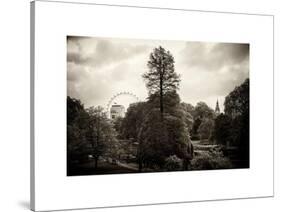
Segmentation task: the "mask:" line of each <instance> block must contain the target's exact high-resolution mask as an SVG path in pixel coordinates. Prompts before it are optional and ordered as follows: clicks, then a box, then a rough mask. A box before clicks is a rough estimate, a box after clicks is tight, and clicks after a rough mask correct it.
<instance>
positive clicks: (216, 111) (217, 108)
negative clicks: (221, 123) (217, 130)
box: [215, 99, 220, 115]
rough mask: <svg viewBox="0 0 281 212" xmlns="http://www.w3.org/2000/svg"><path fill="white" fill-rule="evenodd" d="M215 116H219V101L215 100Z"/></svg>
mask: <svg viewBox="0 0 281 212" xmlns="http://www.w3.org/2000/svg"><path fill="white" fill-rule="evenodd" d="M215 113H216V115H219V114H220V106H219V100H218V99H217V104H216V109H215Z"/></svg>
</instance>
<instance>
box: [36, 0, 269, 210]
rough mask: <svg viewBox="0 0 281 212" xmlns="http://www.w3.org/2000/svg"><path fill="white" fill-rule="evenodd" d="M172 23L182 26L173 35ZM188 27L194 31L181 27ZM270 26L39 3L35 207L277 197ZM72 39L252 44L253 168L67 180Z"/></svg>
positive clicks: (256, 19) (189, 14)
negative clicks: (68, 78) (69, 37)
mask: <svg viewBox="0 0 281 212" xmlns="http://www.w3.org/2000/svg"><path fill="white" fill-rule="evenodd" d="M74 14H75V15H74ZM108 14H110V16H108ZM128 16H129V17H130V18H128ZM150 18H153V19H152V20H165V24H164V23H161V24H160V27H159V28H158V29H153V28H152V25H151V24H150V25H149V21H148V20H151V19H150ZM190 19H191V20H192V22H191V21H190ZM166 21H167V22H168V23H178V24H174V25H173V26H172V27H171V28H172V29H169V30H167V29H165V25H166V23H167V22H166ZM132 23H133V24H132ZM144 23H145V25H144ZM183 23H184V24H186V25H187V26H188V27H186V28H184V27H182V24H183ZM89 24H93V26H95V27H93V28H89ZM105 26H107V27H105ZM198 26H201V27H198ZM223 27H224V30H222V28H223ZM272 29H273V17H272V16H257V15H246V14H239V15H238V14H226V13H204V12H198V11H197V12H196V11H181V10H163V9H162V10H160V9H151V8H150V9H149V8H137V7H131V8H128V7H124V6H122V7H112V6H106V5H87V4H67V3H62V2H57V3H54V2H46V1H36V3H35V41H34V42H35V47H34V55H35V58H36V60H35V64H34V71H35V75H34V80H35V81H34V82H35V84H34V86H35V93H34V97H35V99H34V100H35V102H34V105H35V110H34V113H35V117H34V124H35V129H34V133H35V137H34V142H35V145H34V146H33V145H32V146H33V148H34V153H35V155H34V159H35V164H33V168H34V170H33V172H32V173H33V174H34V178H35V179H34V183H33V182H32V185H34V188H33V189H32V192H34V193H33V194H34V196H35V199H34V204H35V205H33V206H34V207H33V209H35V210H39V211H42V210H60V209H72V208H91V207H106V206H121V205H139V204H155V203H167V202H186V201H201V200H213V199H231V198H249V197H261V196H272V195H273V131H272V129H273V71H272V70H273V61H272V58H273V43H272V41H273V40H272V39H273V30H272ZM179 32H180V33H179ZM222 32H223V33H222ZM241 32H242V33H241ZM66 35H82V36H105V37H120V38H142V39H163V40H199V41H214V42H243V43H250V91H251V95H250V96H251V105H250V106H251V111H250V112H251V125H250V127H251V134H250V136H251V154H250V156H251V160H250V162H251V168H250V169H243V170H242V169H241V170H216V171H193V172H176V173H153V174H127V175H126V174H125V175H123V174H122V175H110V176H109V175H107V176H83V177H67V176H66V152H65V151H66V104H65V101H66ZM265 70H266V71H265ZM261 83H262V85H263V86H262V87H261V86H260V85H261ZM265 111H266V112H265ZM271 111H272V113H271ZM255 114H258V116H256V115H255ZM260 123H261V124H260ZM264 123H267V124H266V126H264ZM253 142H254V144H253ZM262 142H266V144H267V145H263V144H262ZM261 153H262V159H261ZM33 162H34V161H33ZM187 179H188V180H187ZM225 179H227V180H225ZM136 182H140V183H139V184H137V183H136ZM170 182H172V183H170ZM186 182H192V183H186ZM230 182H233V183H230ZM144 185H145V186H144ZM218 185H220V186H218ZM132 188H133V189H132ZM96 191H98V192H97V193H98V195H96ZM121 191H122V192H121Z"/></svg>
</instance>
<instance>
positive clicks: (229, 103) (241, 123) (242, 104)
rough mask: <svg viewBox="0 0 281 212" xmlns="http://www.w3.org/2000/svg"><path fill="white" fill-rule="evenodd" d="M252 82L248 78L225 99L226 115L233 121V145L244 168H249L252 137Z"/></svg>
mask: <svg viewBox="0 0 281 212" xmlns="http://www.w3.org/2000/svg"><path fill="white" fill-rule="evenodd" d="M249 96H250V80H249V78H247V79H246V80H245V81H244V82H243V83H242V84H241V85H239V86H237V87H236V88H235V89H234V90H233V91H231V92H230V94H229V95H227V97H226V98H225V102H224V111H225V114H226V115H228V116H229V117H231V119H232V129H231V137H232V143H233V144H234V145H236V146H238V148H239V158H240V159H241V160H242V161H243V163H241V166H242V167H249V157H250V149H249V148H250V146H249V145H250V137H249V130H250V129H249V128H250V123H249V120H250V119H249V118H250V117H249V115H250V113H249V107H250V98H249Z"/></svg>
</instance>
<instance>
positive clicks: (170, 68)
mask: <svg viewBox="0 0 281 212" xmlns="http://www.w3.org/2000/svg"><path fill="white" fill-rule="evenodd" d="M147 67H148V71H147V72H145V73H144V74H143V75H142V77H143V79H144V81H145V83H146V87H147V90H148V98H147V100H146V101H144V102H138V103H133V104H131V105H130V106H129V108H128V109H127V112H126V115H125V117H124V118H117V119H115V120H114V121H113V120H109V119H108V118H107V117H106V114H105V112H104V111H103V110H102V108H101V107H96V108H94V107H92V108H89V109H85V108H84V107H83V105H82V104H81V102H80V101H79V100H76V99H73V98H70V97H68V98H67V142H68V145H67V146H68V156H67V157H68V164H72V163H75V161H77V160H78V159H79V160H81V158H83V157H85V160H86V159H87V157H88V156H89V155H91V156H92V157H93V158H94V160H95V165H94V167H95V168H96V167H97V166H98V161H99V159H100V158H101V157H110V158H120V154H123V153H124V152H125V153H126V151H127V153H128V150H127V149H126V145H127V144H128V145H130V143H134V144H137V145H136V151H135V152H134V151H133V152H130V153H129V154H134V156H135V161H134V162H135V163H137V164H138V170H139V171H140V172H141V171H151V170H152V171H176V170H189V169H214V168H230V167H231V165H230V163H229V161H228V160H227V159H226V158H225V155H224V153H223V151H221V148H219V149H214V150H212V151H211V152H209V153H208V154H207V155H197V156H195V154H194V146H193V144H192V141H191V140H200V141H201V142H202V141H203V142H206V143H207V144H217V145H219V146H222V147H225V146H235V147H237V149H238V150H237V153H236V154H238V155H237V157H239V158H240V159H241V160H242V161H243V163H242V165H241V167H248V166H249V79H247V80H245V82H244V83H243V84H242V85H240V86H238V87H236V88H235V89H234V90H233V91H232V92H231V93H230V94H229V95H228V96H227V97H226V98H225V103H224V105H225V108H224V113H222V114H215V112H214V110H213V109H211V108H210V107H209V106H208V105H207V104H206V103H204V102H199V103H197V105H196V106H192V105H191V104H188V103H184V102H181V100H180V96H179V95H178V93H177V90H178V89H179V84H180V75H178V74H177V73H176V72H175V68H174V58H173V56H172V54H171V53H170V52H169V51H166V50H165V49H164V48H162V47H161V46H160V47H159V48H155V49H154V50H153V52H152V53H151V54H150V57H149V60H148V63H147ZM123 141H126V142H127V143H125V145H124V142H123ZM122 142H123V143H122ZM128 142H129V143H128ZM128 145H127V147H128V149H130V148H129V146H128Z"/></svg>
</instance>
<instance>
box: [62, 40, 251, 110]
mask: <svg viewBox="0 0 281 212" xmlns="http://www.w3.org/2000/svg"><path fill="white" fill-rule="evenodd" d="M159 45H161V46H162V47H164V48H165V49H166V50H169V51H170V52H171V53H172V55H173V56H174V59H175V71H176V72H177V73H179V74H180V75H181V83H180V89H179V94H180V97H181V100H182V101H184V102H187V103H191V104H193V105H196V103H197V102H199V101H204V102H206V103H207V104H208V105H209V106H210V107H212V108H214V107H215V103H216V101H217V99H218V100H219V103H220V107H221V109H223V102H224V98H225V96H226V95H227V94H228V93H229V92H230V91H232V90H233V89H234V88H235V86H237V85H239V84H241V83H242V82H243V81H244V80H245V79H246V78H247V77H249V45H248V44H234V43H207V42H188V41H158V40H135V39H117V38H95V37H76V36H71V37H70V36H69V37H68V39H67V95H69V96H71V97H74V98H78V99H80V100H81V102H82V103H83V104H84V105H85V107H89V106H97V105H100V106H103V107H106V105H107V103H108V101H109V100H110V98H111V97H112V96H114V95H115V94H117V93H119V92H122V91H128V92H132V93H134V94H135V95H136V96H138V97H139V99H141V100H145V99H146V97H147V93H148V92H147V89H146V87H145V83H144V80H143V79H142V77H141V75H142V74H143V73H144V72H146V71H147V70H148V69H147V61H148V58H149V54H150V53H151V52H152V51H153V49H154V48H156V47H158V46H159ZM122 98H123V99H122ZM130 101H133V100H131V99H130V97H121V98H119V99H116V101H115V102H116V103H118V104H123V105H125V107H127V106H128V104H129V103H130Z"/></svg>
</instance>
